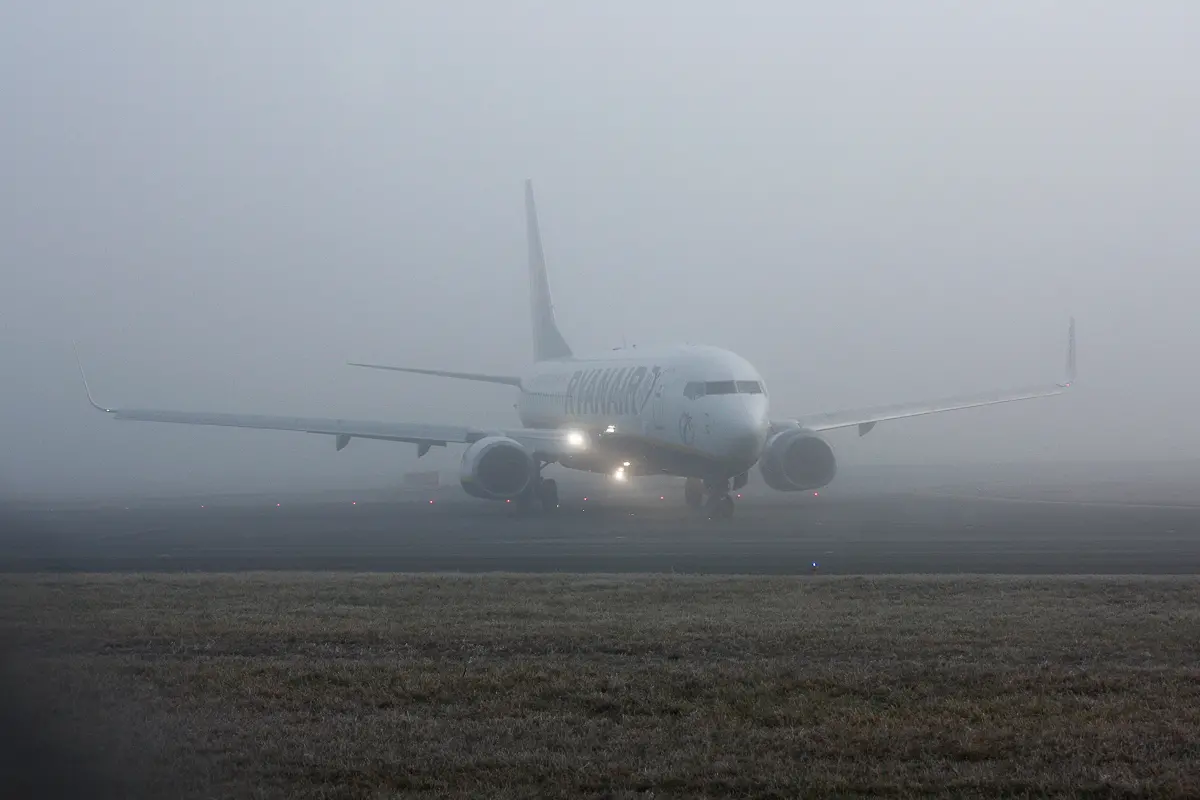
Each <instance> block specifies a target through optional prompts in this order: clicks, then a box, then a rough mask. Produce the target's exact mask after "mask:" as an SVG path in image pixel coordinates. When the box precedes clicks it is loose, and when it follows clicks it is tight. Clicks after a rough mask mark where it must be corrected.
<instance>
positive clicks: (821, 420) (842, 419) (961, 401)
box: [772, 319, 1075, 436]
mask: <svg viewBox="0 0 1200 800" xmlns="http://www.w3.org/2000/svg"><path fill="white" fill-rule="evenodd" d="M1074 380H1075V320H1074V319H1072V320H1071V323H1070V327H1069V329H1068V333H1067V377H1066V380H1065V381H1064V382H1062V383H1055V384H1050V385H1046V386H1033V387H1029V388H1026V389H1017V390H1014V391H1007V392H990V393H988V394H979V395H967V396H962V397H948V398H943V399H940V400H929V401H925V402H917V403H902V404H897V405H887V406H874V407H870V408H860V409H854V410H848V411H834V412H830V413H824V414H810V415H807V416H802V417H796V418H794V419H789V420H784V421H781V422H773V423H772V427H773V428H782V427H796V426H798V427H801V428H806V429H808V430H812V431H828V430H834V429H836V428H850V427H853V426H858V435H859V436H866V435H867V434H868V433H869V432H870V431H871V429H872V428H874V427H875V426H876V425H877V424H878V423H880V422H886V421H888V420H893V419H905V418H907V417H920V416H924V415H926V414H940V413H941V412H943V411H956V410H958V409H962V408H977V407H979V406H991V405H996V404H998V403H1012V402H1015V401H1017V400H1032V399H1035V398H1038V397H1053V396H1054V395H1058V394H1063V393H1064V392H1066V391H1067V389H1069V388H1070V386H1071V384H1072V382H1074Z"/></svg>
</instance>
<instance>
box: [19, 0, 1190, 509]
mask: <svg viewBox="0 0 1200 800" xmlns="http://www.w3.org/2000/svg"><path fill="white" fill-rule="evenodd" d="M1198 23H1200V8H1198V7H1197V6H1196V5H1195V4H1194V3H1190V2H1182V1H1181V2H1170V1H1169V0H1161V2H1157V3H1153V4H1137V5H1135V4H1118V3H1113V4H1109V5H1102V4H1096V3H1086V2H1083V1H1082V0H1076V1H1075V2H1060V3H1055V4H1046V3H1038V2H1032V1H1029V2H1016V3H1003V4H1002V3H987V4H983V3H976V4H955V3H950V2H927V1H926V0H912V2H908V3H903V4H894V5H887V4H882V3H866V2H841V3H823V4H808V5H802V4H797V3H791V2H782V1H780V2H771V3H765V2H760V3H744V4H731V3H712V2H688V3H683V2H675V3H665V2H658V3H655V2H646V0H641V1H640V2H636V3H634V2H624V1H622V2H610V3H601V4H582V3H562V4H550V3H529V2H503V3H485V2H474V3H464V2H444V3H424V4H416V3H395V2H390V3H387V2H377V3H367V2H360V3H343V4H336V3H324V2H301V1H300V0H259V1H258V2H255V3H250V4H246V3H234V2H210V3H203V4H201V3H144V2H126V3H115V2H100V0H88V2H83V1H82V0H80V1H79V2H65V1H64V2H46V3H11V4H8V6H7V7H6V8H5V10H4V11H3V12H2V14H0V100H2V101H3V109H4V124H3V126H0V169H2V174H3V186H4V188H3V191H2V192H0V241H2V242H3V253H4V264H5V267H4V278H5V280H4V291H3V293H2V295H0V314H2V317H0V318H2V319H3V333H4V339H3V348H2V349H0V370H2V373H3V376H4V387H5V392H4V397H5V402H4V414H3V416H2V417H0V420H2V421H0V425H2V426H3V427H2V429H0V439H2V441H3V443H4V444H3V448H2V455H0V490H2V491H3V492H5V493H28V492H52V491H81V492H82V491H87V492H96V491H147V492H150V491H175V490H180V489H193V490H204V491H209V490H214V491H215V490H221V491H228V490H232V489H278V488H283V487H286V488H301V487H318V486H336V487H347V486H354V485H370V486H383V485H389V484H394V483H398V481H399V476H400V474H401V473H402V472H404V471H405V470H408V469H412V468H414V465H418V464H419V465H420V466H421V467H422V468H425V467H426V465H432V466H449V465H451V464H453V463H454V460H455V459H456V457H457V455H458V450H457V449H455V448H451V449H450V450H449V451H441V450H438V449H435V450H434V452H433V453H431V454H430V455H429V456H427V457H426V458H425V459H422V460H421V461H420V462H418V461H416V459H415V448H414V447H412V446H410V445H397V444H389V443H383V442H366V441H360V440H359V441H354V442H353V443H352V444H351V446H350V447H348V448H347V449H345V450H343V451H342V452H335V451H334V446H333V441H332V439H331V438H329V437H318V436H310V435H304V434H295V433H285V432H260V431H239V430H227V429H216V428H204V427H184V426H170V425H156V424H142V423H118V422H113V421H112V420H109V419H106V418H105V417H104V416H103V415H101V414H99V413H97V412H95V411H93V410H92V409H90V408H89V407H88V405H87V403H86V400H85V397H84V394H83V391H82V387H81V385H80V382H79V376H78V372H77V370H76V367H75V363H74V356H73V355H72V350H71V340H72V339H73V338H77V339H78V340H79V343H80V352H81V354H82V356H83V359H84V362H85V364H86V366H87V368H88V372H89V378H90V381H91V384H92V388H93V390H94V391H95V393H96V394H97V396H98V399H99V400H100V401H101V402H104V403H108V404H111V405H125V406H140V407H154V406H157V407H166V408H178V409H188V410H207V411H241V412H247V413H280V414H298V415H314V416H342V417H360V418H366V419H380V420H397V421H431V422H457V423H471V424H497V425H500V424H509V425H512V424H516V415H515V412H514V411H513V409H512V404H513V402H514V395H513V393H512V390H511V389H508V388H505V387H502V386H480V385H476V384H465V383H459V382H454V381H441V380H438V379H433V378H425V377H420V376H405V375H399V374H391V373H380V372H373V371H369V370H356V369H353V368H350V367H347V366H345V363H344V362H345V361H346V360H347V359H361V360H374V361H383V362H390V363H403V364H413V365H418V366H430V367H443V368H448V369H463V370H478V371H490V372H510V371H515V370H520V369H521V368H522V367H524V366H525V365H526V364H527V363H528V361H529V359H530V349H531V348H530V333H529V322H528V309H527V305H528V299H527V298H528V293H527V276H526V272H525V243H524V225H523V206H522V198H521V191H522V188H521V184H522V181H523V180H524V179H525V178H527V177H529V178H532V179H533V180H534V185H535V189H536V191H537V198H538V204H539V210H540V214H541V223H542V233H543V239H544V242H545V248H546V253H547V258H548V261H549V265H550V270H551V272H550V279H551V283H552V286H553V291H554V295H555V301H556V306H557V309H558V315H559V321H560V323H561V326H562V328H563V330H564V333H565V334H566V336H567V338H568V340H569V341H570V342H571V344H572V346H573V347H574V348H575V349H576V351H584V350H590V349H594V348H609V347H613V346H617V345H619V344H620V343H621V342H622V341H623V340H624V341H628V342H630V343H634V342H636V343H639V344H642V343H645V344H652V343H667V342H676V341H690V342H705V343H710V344H715V345H720V346H724V347H729V348H731V349H733V350H735V351H737V352H739V353H741V354H742V355H744V356H745V357H746V358H748V359H750V360H751V361H752V362H754V363H755V364H756V366H757V367H758V368H759V369H760V371H761V372H762V373H763V374H764V376H765V377H766V379H767V381H768V383H769V386H770V388H771V390H772V410H773V412H774V415H775V416H777V417H785V416H788V415H791V414H801V413H811V412H819V411H829V410H836V409H839V408H845V407H856V406H861V405H870V404H876V403H883V402H899V401H905V400H919V399H924V398H931V397H938V396H941V395H947V394H951V395H952V394H958V393H962V392H974V391H983V390H989V389H994V388H1006V387H1016V386H1022V385H1026V384H1028V383H1031V382H1039V381H1046V380H1057V379H1059V377H1060V375H1061V371H1062V368H1063V359H1064V347H1065V339H1066V327H1067V319H1068V316H1070V315H1072V314H1073V315H1074V316H1075V317H1076V318H1077V319H1078V326H1079V327H1078V334H1079V370H1080V377H1079V381H1078V384H1077V386H1076V387H1075V388H1076V391H1074V392H1073V394H1072V395H1070V396H1068V397H1060V398H1053V399H1050V400H1044V401H1033V402H1029V403H1019V404H1015V405H1011V406H1002V407H997V408H988V409H978V410H972V411H964V412H954V413H950V414H945V415H939V416H937V417H929V418H921V419H913V420H908V421H900V422H894V423H885V424H882V425H880V426H879V427H877V428H876V429H875V430H874V431H873V432H872V433H871V434H870V435H869V436H867V437H864V438H862V439H859V438H858V437H857V436H855V435H854V433H853V432H850V433H848V434H842V435H838V434H834V435H832V436H831V437H830V440H831V442H832V443H833V444H834V446H835V447H836V448H838V452H839V457H840V458H841V460H842V462H843V463H844V464H848V465H852V464H871V463H879V464H905V463H914V464H916V463H919V464H929V463H949V464H954V463H978V462H987V461H1006V462H1012V461H1024V460H1036V461H1043V462H1044V461H1049V460H1066V461H1114V460H1126V459H1133V460H1149V459H1189V458H1194V457H1196V455H1197V453H1200V426H1197V425H1196V424H1195V423H1194V421H1193V409H1194V406H1195V404H1196V387H1197V379H1196V378H1195V377H1194V376H1195V369H1194V368H1193V366H1192V363H1193V361H1194V359H1193V358H1191V356H1192V353H1193V351H1194V350H1195V347H1196V345H1197V343H1200V317H1198V315H1197V314H1196V313H1195V310H1194V307H1195V304H1196V301H1195V297H1196V293H1197V289H1198V288H1200V287H1198V284H1200V279H1197V277H1196V264H1197V263H1198V256H1200V226H1197V225H1196V222H1195V221H1196V219H1197V215H1198V212H1200V181H1198V178H1200V164H1198V163H1197V162H1198V159H1200V155H1198V151H1197V149H1196V142H1197V141H1200V111H1198V109H1200V103H1198V102H1197V101H1198V100H1200V83H1198V82H1197V81H1196V78H1195V76H1196V75H1197V74H1200V51H1198V50H1197V49H1196V48H1195V47H1194V43H1195V42H1196V41H1197V40H1198V39H1200V24H1198Z"/></svg>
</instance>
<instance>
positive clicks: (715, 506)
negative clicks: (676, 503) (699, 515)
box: [683, 478, 733, 519]
mask: <svg viewBox="0 0 1200 800" xmlns="http://www.w3.org/2000/svg"><path fill="white" fill-rule="evenodd" d="M683 499H684V501H685V502H686V503H687V504H688V507H690V508H695V509H700V508H703V509H704V513H705V514H706V515H707V516H708V518H709V519H729V518H730V517H732V516H733V497H732V496H731V495H730V494H729V479H728V478H722V479H718V480H702V479H700V478H688V479H687V481H686V482H685V483H684V485H683Z"/></svg>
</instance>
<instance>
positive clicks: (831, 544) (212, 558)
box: [0, 479, 1200, 575]
mask: <svg viewBox="0 0 1200 800" xmlns="http://www.w3.org/2000/svg"><path fill="white" fill-rule="evenodd" d="M885 483H887V487H886V490H885V488H884V486H883V484H881V483H879V482H875V483H872V482H871V481H869V480H858V481H857V482H856V481H853V480H851V481H848V482H847V483H846V484H845V485H844V486H843V487H842V488H840V489H839V488H836V487H831V488H830V491H828V492H822V493H821V495H820V496H819V497H812V496H810V495H807V494H806V495H805V496H803V497H796V496H788V495H780V494H775V493H769V492H766V493H764V492H762V490H757V491H748V493H747V495H746V497H744V498H742V499H741V500H739V505H738V509H737V514H736V516H735V517H734V519H732V520H724V521H713V520H707V519H704V518H703V517H702V516H700V515H697V514H696V513H694V512H692V511H690V510H688V509H687V508H685V507H684V506H683V503H682V499H681V498H680V497H679V496H678V493H677V492H678V489H677V487H675V488H676V492H675V493H671V494H667V493H666V492H667V491H668V490H664V492H663V494H662V495H659V494H657V493H655V494H649V495H640V496H630V495H628V494H622V493H620V492H615V491H613V492H603V491H601V493H600V494H597V495H595V496H591V495H587V494H586V492H587V489H586V488H584V489H582V490H580V491H579V492H577V493H575V494H569V493H567V492H564V493H563V505H562V507H561V508H560V509H559V510H558V512H557V513H556V514H554V515H551V516H542V515H534V516H519V515H516V514H515V513H513V512H512V511H511V508H506V507H504V506H503V505H498V504H493V503H487V502H483V501H476V500H471V499H470V498H467V497H466V496H465V495H463V494H462V493H461V492H460V491H458V490H457V489H453V490H449V491H442V492H439V493H437V495H435V496H432V497H421V498H408V499H397V498H395V497H370V496H364V497H361V498H357V497H355V496H354V495H353V494H336V493H334V494H330V495H328V496H322V497H320V498H316V499H314V498H312V497H305V496H297V497H290V496H289V497H281V498H278V497H276V496H271V495H263V496H256V497H242V498H237V499H236V500H233V499H221V498H218V499H215V500H214V499H209V500H207V501H205V500H204V499H202V498H201V499H175V500H169V501H157V502H147V503H141V504H131V505H129V506H128V507H126V506H124V505H114V504H112V503H107V504H103V503H90V504H83V503H76V504H62V505H61V506H60V507H54V508H50V507H30V506H29V505H28V504H25V505H24V506H22V507H19V508H18V507H15V506H11V505H10V506H9V507H8V508H7V510H6V512H5V525H4V529H5V530H4V533H3V535H2V536H0V570H2V571H6V572H31V571H46V570H49V571H61V570H70V571H128V570H137V571H192V570H196V571H243V570H356V571H397V572H425V571H463V572H480V571H505V572H682V573H704V574H810V573H813V572H816V573H819V574H864V575H871V574H912V573H931V574H937V573H940V574H957V573H994V574H1163V575H1166V574H1192V573H1194V572H1195V571H1196V570H1197V567H1198V565H1200V558H1198V555H1200V502H1197V503H1196V504H1195V505H1193V504H1191V503H1189V502H1188V501H1189V500H1190V499H1191V497H1190V495H1189V494H1188V493H1187V492H1185V491H1180V490H1176V491H1173V492H1172V493H1169V494H1164V492H1162V491H1161V487H1160V489H1159V490H1158V491H1157V492H1150V491H1147V490H1139V491H1131V490H1128V487H1126V490H1125V491H1117V490H1116V488H1114V486H1112V485H1111V484H1106V485H1104V486H1101V485H1100V484H1099V483H1093V484H1090V485H1084V484H1078V485H1076V486H1075V488H1074V489H1070V488H1069V487H1064V486H1062V485H1059V486H1057V487H1053V486H1047V485H1046V484H1036V485H1032V488H1031V484H1028V483H1026V484H1017V483H1013V482H1010V483H1008V484H1005V483H1004V482H1003V481H1000V480H998V479H997V480H994V481H993V483H992V484H991V485H989V486H987V487H984V488H980V487H979V486H978V485H975V484H973V483H972V484H967V483H960V484H956V485H945V484H943V485H933V484H932V483H931V482H930V481H928V480H924V481H922V480H910V481H909V484H910V485H907V486H904V487H903V488H900V489H897V488H896V482H895V481H887V482H885ZM672 486H673V485H672ZM585 496H586V499H584V498H585ZM660 496H661V497H662V499H659V498H660ZM1104 498H1109V499H1104ZM430 500H433V502H430ZM814 565H815V566H814Z"/></svg>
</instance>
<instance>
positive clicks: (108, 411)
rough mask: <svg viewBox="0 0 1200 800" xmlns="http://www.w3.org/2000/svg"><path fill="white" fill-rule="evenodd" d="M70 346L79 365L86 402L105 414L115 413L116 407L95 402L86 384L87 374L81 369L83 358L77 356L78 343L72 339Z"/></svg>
mask: <svg viewBox="0 0 1200 800" xmlns="http://www.w3.org/2000/svg"><path fill="white" fill-rule="evenodd" d="M71 347H72V348H74V350H75V363H76V364H78V365H79V377H80V378H82V379H83V391H84V394H86V395H87V400H88V402H89V403H91V404H92V408H95V409H97V410H99V411H103V412H104V413H106V414H113V413H115V412H116V409H113V408H105V407H104V406H102V405H100V404H99V403H97V402H96V400H95V399H94V398H93V397H92V389H91V387H90V386H88V380H87V374H86V373H84V371H83V359H81V358H80V357H79V345H78V344H77V343H76V342H74V341H72V342H71Z"/></svg>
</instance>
